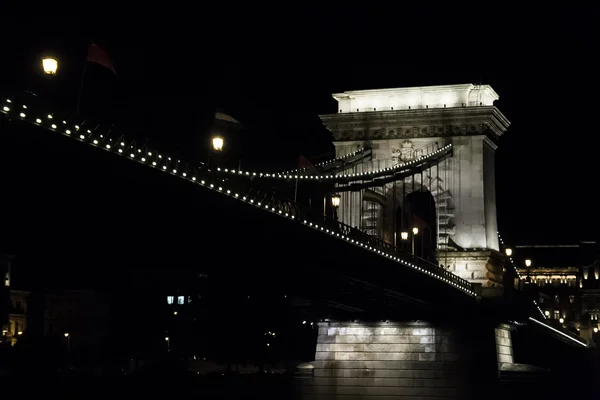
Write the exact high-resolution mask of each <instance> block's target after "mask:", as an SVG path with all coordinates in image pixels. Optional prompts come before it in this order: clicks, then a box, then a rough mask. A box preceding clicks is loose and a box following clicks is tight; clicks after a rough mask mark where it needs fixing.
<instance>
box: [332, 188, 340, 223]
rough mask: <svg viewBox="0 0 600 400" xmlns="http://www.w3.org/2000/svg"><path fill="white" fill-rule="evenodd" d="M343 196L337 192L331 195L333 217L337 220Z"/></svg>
mask: <svg viewBox="0 0 600 400" xmlns="http://www.w3.org/2000/svg"><path fill="white" fill-rule="evenodd" d="M341 198H342V196H340V195H339V194H337V193H334V194H332V195H331V205H332V206H333V218H334V219H335V220H336V221H337V219H338V213H337V210H338V208H339V207H340V200H341Z"/></svg>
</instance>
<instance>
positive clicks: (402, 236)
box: [400, 232, 408, 240]
mask: <svg viewBox="0 0 600 400" xmlns="http://www.w3.org/2000/svg"><path fill="white" fill-rule="evenodd" d="M400 238H401V239H402V240H408V232H400Z"/></svg>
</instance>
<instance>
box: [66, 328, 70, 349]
mask: <svg viewBox="0 0 600 400" xmlns="http://www.w3.org/2000/svg"><path fill="white" fill-rule="evenodd" d="M65 337H66V338H67V352H70V351H71V335H70V334H69V332H65Z"/></svg>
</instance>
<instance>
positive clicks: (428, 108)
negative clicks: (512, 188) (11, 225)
mask: <svg viewBox="0 0 600 400" xmlns="http://www.w3.org/2000/svg"><path fill="white" fill-rule="evenodd" d="M333 97H334V98H335V99H337V100H338V103H339V107H338V109H339V112H338V113H337V114H331V115H322V116H321V119H322V121H323V122H324V124H325V125H326V126H327V128H328V129H329V130H330V131H331V132H332V134H333V137H334V140H335V141H334V144H335V146H336V157H341V156H343V155H345V154H350V153H352V152H354V151H356V150H357V149H359V148H364V147H367V148H371V149H372V159H371V160H367V161H364V162H362V163H359V164H357V165H355V166H353V167H352V168H351V169H348V170H346V171H345V172H344V173H346V174H360V173H368V172H372V171H377V170H381V169H384V168H392V167H394V166H397V165H398V164H401V163H403V162H408V161H412V160H415V159H417V158H418V157H420V156H424V155H427V154H430V153H431V152H432V151H434V150H435V149H439V148H441V147H443V146H445V145H448V144H452V147H453V150H452V151H453V154H452V157H450V158H447V159H445V160H443V161H441V162H440V163H439V164H437V165H435V166H432V167H431V168H429V169H427V170H425V171H424V172H423V173H422V174H421V173H418V174H416V175H414V178H413V177H410V178H406V179H405V180H404V183H403V182H402V181H397V182H395V184H394V183H386V184H384V185H382V186H377V187H372V188H369V189H366V190H365V189H362V190H360V191H353V192H343V193H341V200H340V207H339V210H338V215H339V218H340V220H341V221H342V222H344V223H346V224H348V225H350V226H353V227H357V228H359V229H362V230H365V231H368V232H367V233H370V234H373V235H376V236H378V237H380V238H382V239H384V240H386V241H387V242H389V243H394V221H395V217H396V214H395V213H396V208H397V207H398V206H400V207H402V208H403V209H404V206H405V202H406V201H407V200H406V196H407V195H408V194H410V193H411V192H414V191H417V190H426V191H428V192H430V193H431V195H432V196H433V198H434V201H435V207H436V214H437V222H438V223H437V227H436V228H437V232H438V235H437V236H438V237H437V245H438V250H439V251H440V252H444V251H445V250H451V251H456V250H466V251H473V250H478V251H481V250H490V251H498V249H499V241H498V234H497V230H498V225H497V220H496V189H495V170H494V168H495V150H496V144H495V141H496V140H497V139H498V138H499V137H500V136H501V135H502V134H503V133H504V132H505V131H506V129H507V128H508V126H509V124H510V123H509V121H508V120H507V119H506V118H505V117H504V116H503V115H502V113H501V112H500V111H499V110H498V109H497V108H496V107H495V106H494V101H496V100H498V98H499V97H498V95H497V94H496V92H494V90H493V89H492V88H491V87H490V86H488V85H471V84H466V85H446V86H431V87H417V88H399V89H381V90H364V91H352V92H344V93H340V94H334V95H333ZM409 107H410V108H409ZM397 240H398V239H397ZM440 258H441V254H440ZM489 259H490V260H491V259H492V257H489ZM461 262H462V261H459V260H456V262H455V263H454V264H456V268H457V269H455V271H456V272H457V274H458V275H460V276H461V277H463V278H466V279H468V280H470V281H472V282H476V283H482V284H483V285H484V286H494V285H499V284H500V283H501V282H502V279H500V278H498V277H497V276H496V274H497V272H498V271H497V270H496V269H495V267H492V268H489V266H488V265H487V264H490V263H491V261H484V260H481V261H480V262H478V263H476V265H477V266H478V271H474V272H472V273H458V271H460V270H461V268H463V266H462V265H461ZM444 265H445V264H444ZM470 265H471V266H473V265H475V264H473V263H471V264H470Z"/></svg>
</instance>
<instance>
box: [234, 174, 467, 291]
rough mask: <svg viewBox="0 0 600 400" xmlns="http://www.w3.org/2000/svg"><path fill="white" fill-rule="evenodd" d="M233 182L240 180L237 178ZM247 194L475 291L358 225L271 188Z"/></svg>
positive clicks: (260, 202)
mask: <svg viewBox="0 0 600 400" xmlns="http://www.w3.org/2000/svg"><path fill="white" fill-rule="evenodd" d="M232 183H233V182H232ZM235 183H240V182H239V181H236V182H235ZM248 197H249V198H252V199H253V200H254V202H255V203H256V204H257V205H258V206H259V207H264V208H265V209H269V210H271V211H277V210H282V212H283V213H284V215H285V216H286V217H293V219H296V220H298V221H300V222H302V223H304V224H305V225H308V226H310V227H313V228H314V229H317V230H321V231H323V232H324V233H327V234H330V235H333V236H336V237H340V238H342V239H345V240H347V241H349V242H350V243H353V244H356V245H357V246H360V247H363V248H365V249H367V250H370V251H373V252H375V253H378V254H380V255H383V256H386V257H388V258H390V259H393V260H395V261H400V262H401V263H402V264H405V265H408V266H412V267H413V268H416V269H417V270H419V271H421V272H425V273H427V274H429V275H432V276H434V277H437V278H439V279H441V280H443V281H445V282H447V283H451V284H452V285H453V286H455V287H458V288H461V289H463V290H465V291H466V292H468V293H470V292H473V293H474V291H473V290H474V287H473V285H472V284H471V283H470V282H469V281H467V280H465V279H463V278H461V277H459V276H457V275H455V274H453V273H451V272H449V271H447V270H446V269H444V268H442V267H440V266H439V265H437V264H434V263H432V262H430V261H427V260H424V259H422V258H420V257H414V256H411V255H409V254H408V253H407V252H406V251H404V250H403V249H401V248H399V247H396V246H394V245H393V244H391V243H388V242H386V241H384V240H382V239H379V238H377V237H375V236H371V235H368V234H366V233H365V232H363V231H361V230H359V229H356V228H353V227H351V226H349V225H346V224H344V223H342V222H340V221H338V220H335V219H333V218H331V217H328V216H325V215H323V214H320V213H319V212H317V211H315V210H313V209H311V208H309V207H306V206H303V205H301V204H298V203H295V202H293V201H292V200H286V199H284V198H282V197H279V196H278V195H277V193H276V192H275V191H274V190H260V189H254V188H250V189H249V191H248Z"/></svg>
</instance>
